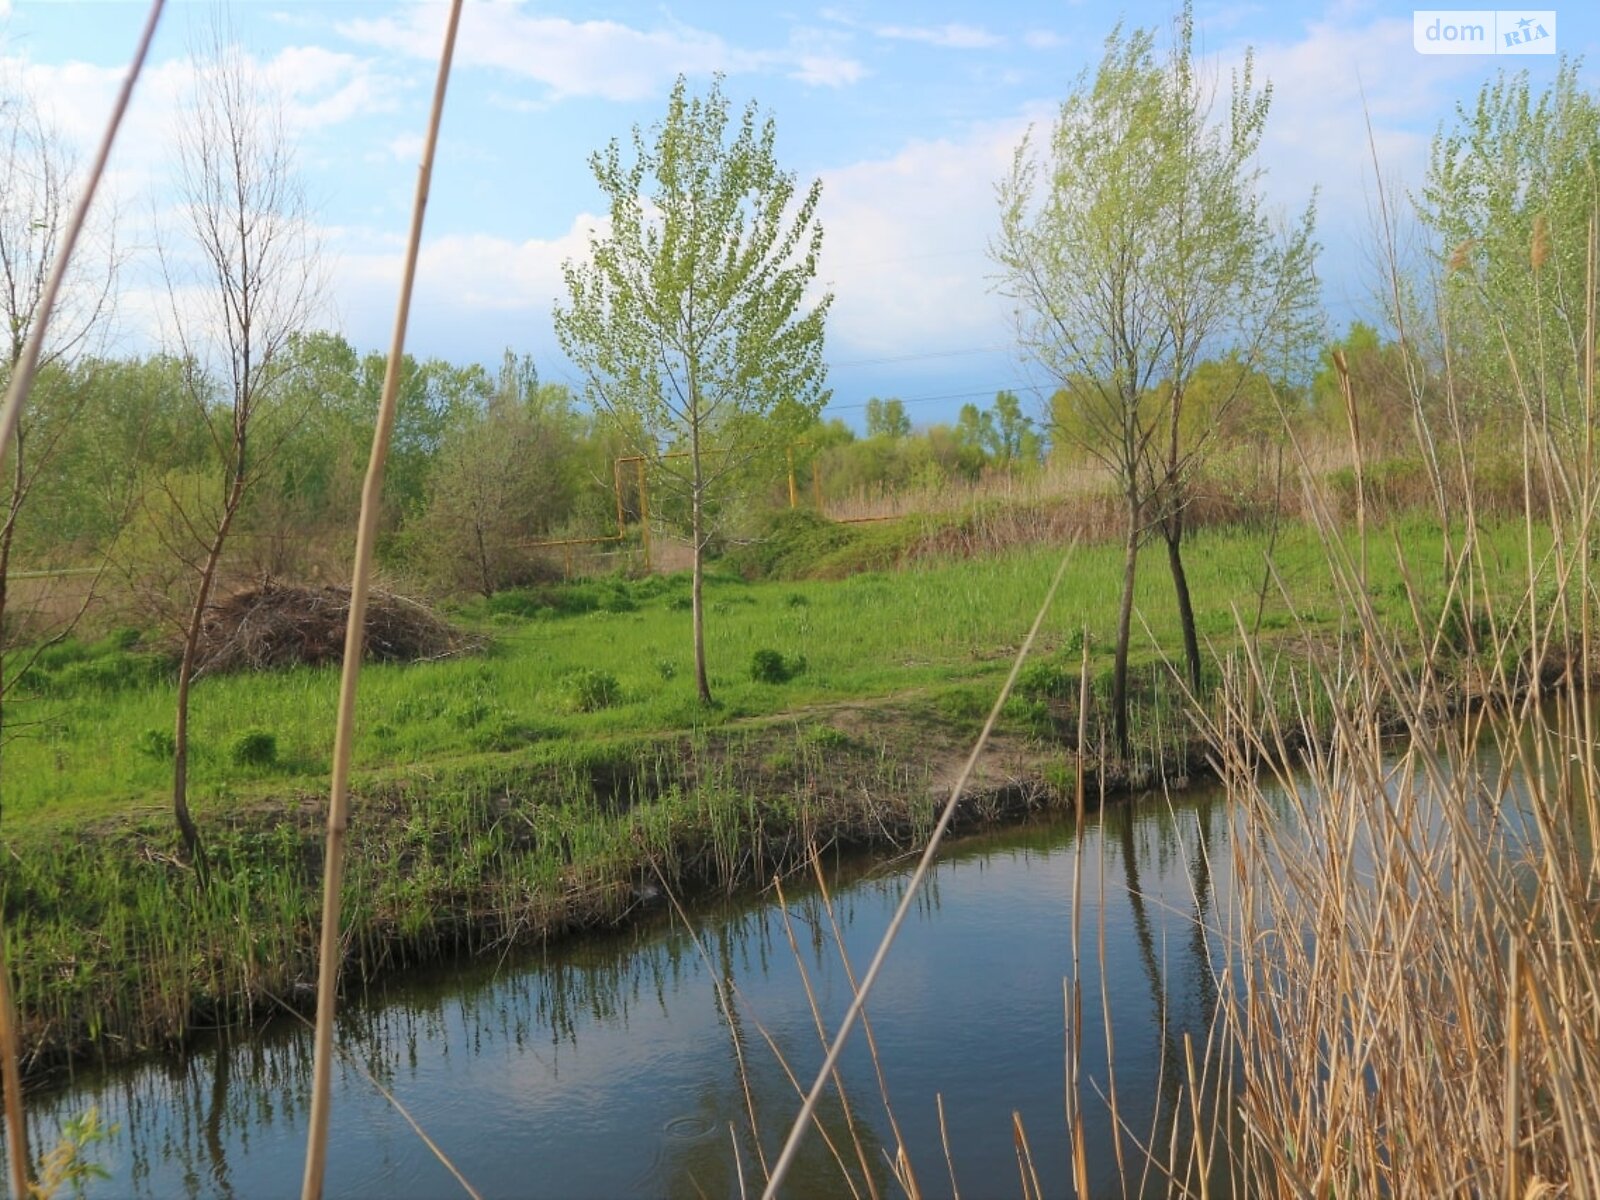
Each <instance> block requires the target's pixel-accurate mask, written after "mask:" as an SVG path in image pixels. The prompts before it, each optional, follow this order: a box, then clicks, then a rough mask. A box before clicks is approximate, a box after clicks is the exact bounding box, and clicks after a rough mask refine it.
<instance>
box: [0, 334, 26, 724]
mask: <svg viewBox="0 0 1600 1200" xmlns="http://www.w3.org/2000/svg"><path fill="white" fill-rule="evenodd" d="M14 365H15V364H13V366H14ZM12 445H13V446H14V447H15V449H14V450H13V451H12V452H13V453H14V454H15V455H16V462H15V466H14V477H13V479H12V484H11V498H10V499H9V500H8V501H7V503H6V521H5V525H4V526H0V737H3V736H4V731H5V720H4V717H5V708H4V706H5V699H6V678H5V644H4V641H3V639H4V636H5V620H6V606H7V604H8V603H9V602H10V599H11V546H12V543H13V542H14V541H15V539H16V535H17V513H18V512H19V511H20V510H21V508H22V492H23V483H24V477H23V472H22V447H23V441H22V429H21V427H20V426H19V427H18V428H17V432H16V436H15V437H14V438H13V439H12Z"/></svg>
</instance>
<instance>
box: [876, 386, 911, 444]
mask: <svg viewBox="0 0 1600 1200" xmlns="http://www.w3.org/2000/svg"><path fill="white" fill-rule="evenodd" d="M867 436H868V437H869V438H870V437H884V438H903V437H910V436H911V418H910V417H908V416H907V415H906V405H905V401H903V400H880V399H879V398H878V397H876V396H871V397H869V398H868V399H867Z"/></svg>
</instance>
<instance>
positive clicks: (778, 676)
mask: <svg viewBox="0 0 1600 1200" xmlns="http://www.w3.org/2000/svg"><path fill="white" fill-rule="evenodd" d="M805 669H806V660H805V656H804V655H795V656H793V657H790V658H785V657H784V656H783V654H781V653H780V652H779V651H777V650H773V649H770V648H769V647H762V648H761V649H760V650H757V651H756V652H755V653H754V654H752V655H751V656H750V678H751V679H753V680H755V681H756V682H757V683H788V682H789V680H791V679H793V678H794V677H795V676H796V675H798V674H800V672H802V671H804V670H805Z"/></svg>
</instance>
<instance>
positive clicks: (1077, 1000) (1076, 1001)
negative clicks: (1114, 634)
mask: <svg viewBox="0 0 1600 1200" xmlns="http://www.w3.org/2000/svg"><path fill="white" fill-rule="evenodd" d="M1082 642H1083V644H1082V649H1081V652H1080V653H1081V657H1080V661H1079V664H1078V743H1077V779H1076V780H1075V781H1074V784H1075V786H1074V788H1073V800H1074V812H1075V813H1076V828H1075V830H1074V834H1073V846H1072V979H1071V982H1070V984H1069V983H1068V982H1067V981H1063V983H1062V988H1063V990H1064V991H1066V993H1067V994H1066V996H1065V997H1064V1001H1065V1004H1066V1008H1067V1029H1066V1034H1067V1036H1066V1059H1067V1064H1066V1069H1067V1080H1066V1083H1067V1138H1068V1143H1067V1144H1068V1145H1069V1146H1070V1147H1071V1149H1072V1186H1073V1188H1074V1190H1075V1191H1076V1193H1077V1195H1078V1196H1079V1197H1080V1200H1082V1198H1085V1197H1087V1196H1088V1195H1089V1153H1088V1148H1087V1146H1086V1145H1085V1144H1084V1130H1083V1085H1082V1082H1081V1081H1080V1078H1079V1068H1080V1065H1081V1064H1082V1061H1083V980H1082V975H1081V967H1080V956H1079V942H1080V939H1081V937H1082V928H1083V825H1084V801H1085V795H1084V789H1085V783H1084V769H1085V768H1086V767H1087V766H1088V759H1087V756H1086V755H1085V754H1084V743H1085V741H1086V740H1087V737H1088V727H1089V632H1088V630H1087V629H1085V630H1084V631H1083V639H1082ZM1102 878H1104V874H1103V873H1102ZM1104 911H1105V906H1104V905H1101V912H1102V913H1103V912H1104ZM1104 963H1105V956H1104V952H1103V947H1102V954H1101V965H1102V966H1104ZM1101 977H1102V979H1103V978H1104V972H1103V971H1102V973H1101ZM1102 991H1104V989H1103V988H1102ZM1110 1029H1111V1023H1110V1022H1109V1021H1108V1022H1106V1031H1107V1036H1109V1035H1110Z"/></svg>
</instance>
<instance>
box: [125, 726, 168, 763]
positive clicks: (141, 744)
mask: <svg viewBox="0 0 1600 1200" xmlns="http://www.w3.org/2000/svg"><path fill="white" fill-rule="evenodd" d="M133 748H134V749H135V750H137V751H138V752H139V753H140V754H142V755H144V756H145V757H146V758H153V759H156V760H157V761H159V762H171V761H172V755H173V753H174V750H175V742H174V739H173V736H172V730H170V729H143V730H140V732H139V736H138V737H137V738H135V739H134V743H133Z"/></svg>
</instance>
